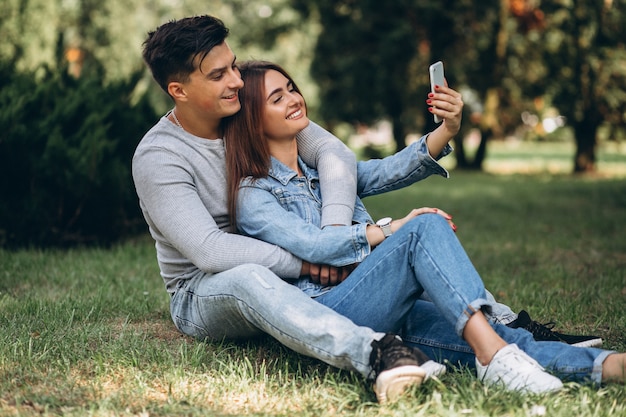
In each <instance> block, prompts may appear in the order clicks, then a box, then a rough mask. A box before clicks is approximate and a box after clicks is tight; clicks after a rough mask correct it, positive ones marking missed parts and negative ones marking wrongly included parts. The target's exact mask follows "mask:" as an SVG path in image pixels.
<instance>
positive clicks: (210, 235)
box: [133, 16, 626, 402]
mask: <svg viewBox="0 0 626 417" xmlns="http://www.w3.org/2000/svg"><path fill="white" fill-rule="evenodd" d="M227 34H228V30H227V29H226V28H225V27H224V25H223V24H222V22H221V21H220V20H219V19H216V18H214V17H211V16H198V17H192V18H185V19H181V20H179V21H172V22H169V23H166V24H164V25H162V26H161V27H159V28H157V29H156V30H155V31H154V32H151V33H150V34H149V36H148V39H147V40H146V43H145V45H144V59H145V61H146V62H147V64H148V65H149V66H150V68H151V70H152V73H153V76H154V78H155V80H156V81H157V82H158V83H159V84H160V86H161V87H162V88H163V89H164V90H165V91H166V92H167V93H168V94H169V95H170V96H171V97H172V98H173V100H174V102H175V107H174V109H173V110H172V111H170V112H168V114H167V115H165V116H164V117H162V118H161V119H160V120H159V122H158V123H157V124H156V125H155V126H154V127H153V128H152V129H151V130H150V131H149V132H148V133H147V134H146V135H145V136H144V138H143V139H142V141H141V143H140V144H139V146H138V147H137V150H136V152H135V156H134V158H133V177H134V181H135V186H136V189H137V193H138V196H139V199H140V204H141V207H142V210H143V213H144V216H145V219H146V221H147V223H148V225H149V228H150V232H151V234H152V236H153V238H154V239H155V241H156V249H157V258H158V262H159V266H160V269H161V275H162V277H163V279H164V281H165V285H166V288H167V291H168V292H169V293H170V295H171V304H170V309H171V315H172V319H173V321H174V323H175V324H176V326H177V328H178V329H179V330H180V331H181V332H183V333H185V334H187V335H190V336H193V337H196V338H198V339H200V340H222V339H231V340H242V339H249V338H253V337H255V336H258V335H260V334H263V333H266V334H269V335H271V336H272V337H274V338H276V339H277V340H278V341H279V342H280V343H282V344H283V345H285V346H287V347H289V348H291V349H293V350H295V351H296V352H299V353H301V354H304V355H307V356H311V357H314V358H317V359H319V360H322V361H324V362H326V363H328V364H330V365H333V366H336V367H339V368H343V369H349V370H352V371H355V372H358V373H360V374H361V375H363V376H364V377H365V378H371V379H373V380H375V386H374V390H375V392H376V396H377V398H378V400H379V401H380V402H385V401H387V400H394V399H396V398H397V397H398V396H399V395H400V394H401V393H402V392H403V391H404V390H405V389H406V388H407V387H409V386H411V385H419V384H420V383H422V382H423V381H424V380H426V379H428V378H431V377H435V376H437V375H440V374H442V373H443V372H445V370H446V367H445V366H444V365H442V363H446V364H448V365H450V366H457V365H461V366H470V367H472V368H475V369H476V373H477V376H478V378H480V379H481V380H482V381H483V382H484V383H486V384H494V385H500V386H503V387H504V388H506V389H509V390H515V391H521V392H530V393H546V392H553V391H558V390H559V389H561V387H562V382H561V381H562V380H574V381H591V382H595V383H601V382H609V381H618V382H620V381H621V382H623V381H624V379H625V377H624V373H625V369H624V368H625V366H626V354H623V353H622V354H620V353H616V352H613V351H607V350H602V349H598V348H594V347H579V346H573V344H576V343H579V344H582V345H584V344H594V343H597V342H598V341H597V339H596V338H592V337H586V336H579V337H576V336H566V335H559V334H557V333H552V332H549V330H548V329H546V328H545V327H541V326H540V325H538V324H537V323H535V322H533V321H532V320H530V319H529V318H528V316H527V315H523V316H522V315H520V316H519V317H517V318H516V316H515V315H514V314H513V313H512V312H511V311H510V309H508V307H506V306H503V305H502V304H498V303H496V302H495V300H494V299H493V297H492V296H491V294H490V293H488V292H487V291H486V290H485V288H484V285H483V282H482V280H481V278H480V276H479V275H478V273H477V272H476V270H475V269H474V267H473V265H472V263H471V261H470V260H469V258H468V257H467V255H466V253H465V251H464V249H463V247H462V246H461V244H460V242H459V241H458V239H457V238H456V235H455V233H454V229H455V226H454V224H453V223H452V219H451V217H450V216H449V215H448V214H447V213H445V212H444V211H442V210H440V209H436V208H426V207H425V208H418V209H414V210H412V211H411V212H410V213H408V214H407V215H406V216H405V217H404V218H401V219H395V220H392V219H390V218H385V219H382V220H380V221H379V222H377V223H376V224H375V223H374V222H373V221H372V219H371V218H370V216H369V214H368V213H367V211H366V209H365V207H364V206H363V204H362V203H361V201H360V198H361V197H365V196H368V195H375V194H380V193H384V192H387V191H391V190H395V189H399V188H402V187H405V186H407V185H410V184H413V183H414V182H416V181H419V180H421V179H424V178H426V177H428V176H430V175H432V174H439V175H444V176H447V172H446V171H445V170H444V169H443V168H442V167H441V166H440V165H439V164H438V163H437V162H436V160H437V159H439V158H440V157H443V156H445V155H446V154H448V153H449V152H450V151H451V148H450V147H449V145H448V142H449V141H450V140H451V139H452V137H454V135H456V134H457V133H458V131H459V128H460V122H461V110H462V107H463V102H462V99H461V96H460V94H459V93H457V92H456V91H454V90H452V89H450V88H448V87H447V86H437V89H436V91H435V92H434V93H432V94H430V95H429V98H428V100H427V103H428V105H429V109H430V110H431V112H433V113H434V114H437V115H438V116H440V117H442V118H443V119H444V121H443V123H442V124H441V125H440V126H439V127H438V128H437V129H436V130H434V131H433V132H431V133H430V134H428V135H426V136H424V137H423V138H421V139H420V140H419V141H418V142H416V143H414V144H412V145H410V146H409V147H407V148H406V149H404V150H402V151H401V152H398V153H397V154H395V155H393V156H390V157H388V158H385V159H382V160H370V161H364V162H359V163H358V164H357V167H356V173H355V166H354V156H353V154H352V153H351V152H350V151H349V150H348V149H347V148H345V146H344V145H343V144H341V142H340V141H338V140H337V139H336V138H334V137H332V136H331V135H330V134H329V133H328V132H326V131H324V130H323V129H321V128H320V127H319V126H317V125H315V124H313V123H311V122H309V120H308V118H307V112H306V105H305V102H304V99H303V97H302V95H301V94H300V92H299V90H298V88H297V86H296V84H295V82H294V81H293V79H292V78H291V77H290V76H289V75H288V74H287V73H286V72H285V71H284V70H283V69H282V68H280V67H279V66H277V65H274V64H271V63H266V62H258V61H252V62H247V63H244V64H242V65H241V66H238V65H237V63H236V58H235V55H234V54H233V52H232V51H231V50H230V48H229V47H228V44H227V43H226V42H225V38H226V36H227ZM244 82H245V88H243V87H244ZM357 194H358V197H357V196H356V195H357ZM513 319H514V320H513ZM512 320H513V321H512ZM502 323H508V325H507V324H502ZM524 327H526V328H528V329H530V330H538V331H537V332H535V334H534V336H533V333H531V332H529V331H527V330H526V329H525V328H524ZM559 336H563V338H565V342H571V344H570V343H563V341H545V339H554V340H557V339H559ZM535 337H536V338H537V339H539V340H536V339H535Z"/></svg>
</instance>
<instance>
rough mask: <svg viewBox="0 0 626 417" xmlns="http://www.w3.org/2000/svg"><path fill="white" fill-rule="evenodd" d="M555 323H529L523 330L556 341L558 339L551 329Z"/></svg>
mask: <svg viewBox="0 0 626 417" xmlns="http://www.w3.org/2000/svg"><path fill="white" fill-rule="evenodd" d="M555 325H556V323H554V322H552V321H551V322H548V323H544V324H542V323H538V322H536V321H531V322H530V323H528V324H527V325H526V326H525V328H526V329H527V330H528V331H529V332H531V333H532V334H534V335H537V336H540V337H543V338H546V339H547V338H553V339H554V340H558V339H559V338H558V337H557V336H556V335H555V334H554V332H553V331H552V329H553V328H554V326H555Z"/></svg>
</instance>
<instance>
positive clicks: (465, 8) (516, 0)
mask: <svg viewBox="0 0 626 417" xmlns="http://www.w3.org/2000/svg"><path fill="white" fill-rule="evenodd" d="M294 4H295V5H296V7H297V8H298V9H299V10H302V11H303V12H304V13H305V15H308V16H318V18H319V19H320V22H321V25H322V31H321V33H320V36H319V39H318V44H317V47H316V57H315V59H314V61H313V64H312V71H313V75H314V77H315V80H316V81H318V82H319V84H320V87H321V95H322V102H323V103H324V107H323V109H322V110H323V113H322V115H323V117H325V118H326V119H327V120H328V121H329V122H331V123H332V122H337V121H350V122H352V123H359V122H362V123H366V124H369V123H372V122H374V121H377V120H380V119H382V118H389V119H390V120H391V121H392V122H393V124H394V135H395V140H396V144H397V147H398V148H401V147H403V146H404V138H405V135H406V134H407V133H408V132H411V131H422V132H427V131H430V130H431V129H432V128H433V127H434V126H433V125H432V123H431V122H430V117H427V116H426V117H424V114H426V113H425V108H426V106H425V105H424V104H423V101H424V100H423V98H424V97H425V95H426V89H427V87H426V86H427V84H428V79H427V70H426V68H427V67H428V65H429V64H430V63H432V62H434V61H436V60H439V59H441V60H443V61H444V63H445V65H446V76H447V78H448V81H449V83H450V84H451V85H452V86H454V87H455V88H457V89H460V90H462V91H463V92H464V94H465V97H467V100H466V110H467V111H468V114H467V116H468V117H466V121H465V123H464V126H465V127H466V128H469V127H472V125H473V124H475V126H476V127H478V128H479V129H480V131H481V133H482V136H483V142H482V145H483V146H482V147H481V148H479V152H478V154H477V160H476V161H474V162H473V163H472V162H470V161H466V160H465V158H464V157H465V153H464V152H463V142H462V141H457V151H458V152H457V153H458V154H459V157H460V159H459V164H460V166H461V167H464V166H473V167H477V168H479V167H480V166H481V163H482V160H483V159H484V157H485V152H486V150H485V147H484V146H485V144H486V140H487V139H488V138H489V137H492V136H494V137H503V136H505V135H507V134H510V133H513V132H514V131H515V129H517V128H518V127H519V125H520V124H521V120H520V114H522V113H523V112H524V111H528V112H531V113H539V115H540V116H541V117H543V116H544V115H545V112H546V110H547V109H548V108H549V107H550V106H552V105H554V106H556V107H557V111H560V112H561V113H562V114H564V115H565V116H566V119H567V120H568V122H569V123H570V124H571V125H572V126H573V128H574V135H575V137H576V140H577V144H578V154H580V153H581V152H582V153H587V154H588V157H589V158H591V160H593V159H594V158H595V155H594V154H593V151H594V148H595V144H596V142H595V133H596V128H597V127H598V126H599V125H600V124H601V123H602V122H608V123H612V124H613V126H615V127H619V126H624V123H625V118H626V116H625V114H624V102H625V100H624V95H625V94H626V85H625V84H626V82H625V81H624V80H625V79H626V77H625V75H624V74H625V72H626V69H625V68H626V65H624V62H625V61H624V59H625V58H624V57H625V55H624V54H625V53H624V39H626V35H625V34H624V30H626V29H624V28H625V27H626V26H624V25H623V22H624V18H625V17H626V11H625V10H624V5H625V4H626V2H624V1H623V0H615V1H608V0H607V1H603V2H600V1H596V0H576V1H562V0H554V1H551V0H544V1H542V2H540V1H533V0H489V1H483V2H475V1H469V0H465V1H440V2H431V1H425V0H411V1H409V0H407V1H396V2H385V3H381V2H378V1H374V0H371V1H360V2H354V1H351V0H341V1H330V0H315V1H312V0H294ZM538 103H539V104H540V105H539V106H538V105H537V104H538ZM541 103H543V105H541ZM460 136H461V137H462V135H460Z"/></svg>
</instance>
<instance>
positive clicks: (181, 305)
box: [170, 265, 384, 377]
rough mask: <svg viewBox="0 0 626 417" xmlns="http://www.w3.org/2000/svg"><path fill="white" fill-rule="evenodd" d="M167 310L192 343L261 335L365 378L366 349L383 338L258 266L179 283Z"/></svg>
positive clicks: (234, 269) (242, 267)
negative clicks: (191, 337)
mask: <svg viewBox="0 0 626 417" xmlns="http://www.w3.org/2000/svg"><path fill="white" fill-rule="evenodd" d="M170 308H171V315H172V319H173V320H174V323H175V325H176V327H177V328H178V329H179V330H180V331H181V332H183V333H184V334H187V335H190V336H193V337H195V338H197V339H200V340H204V339H209V340H222V339H224V338H226V339H231V340H243V339H248V338H251V337H254V336H258V335H259V334H262V333H266V334H269V335H270V336H272V337H274V338H275V339H277V340H278V341H279V342H280V343H282V344H283V345H285V346H287V347H289V348H290V349H293V350H294V351H296V352H298V353H301V354H303V355H306V356H311V357H314V358H317V359H320V360H322V361H324V362H326V363H328V364H330V365H333V366H336V367H338V368H342V369H349V370H353V371H356V372H358V373H360V374H361V375H363V376H365V377H367V376H368V374H370V373H371V366H370V363H369V359H370V353H371V351H372V348H371V343H372V341H374V340H379V339H381V338H382V337H383V336H384V333H377V332H375V331H373V330H372V329H370V328H367V327H363V326H357V325H355V324H354V323H353V322H352V321H350V320H349V319H348V318H346V317H343V316H341V315H339V314H337V313H335V312H334V311H332V310H331V309H329V308H327V307H325V306H323V305H321V304H319V303H317V302H315V301H314V300H312V299H310V298H309V297H308V296H307V295H305V294H304V293H302V291H300V290H299V289H298V288H296V287H294V286H293V285H290V284H288V283H287V282H285V281H283V280H281V279H280V278H279V277H277V276H276V275H275V274H274V273H272V272H271V271H269V270H268V269H267V268H264V267H261V266H258V265H242V266H239V267H236V268H233V269H231V270H228V271H225V272H221V273H219V274H215V275H211V276H209V275H201V276H199V277H196V278H192V279H190V280H187V281H184V282H183V283H182V285H181V286H180V287H179V288H178V289H177V291H176V293H175V294H174V295H173V297H172V300H171V304H170Z"/></svg>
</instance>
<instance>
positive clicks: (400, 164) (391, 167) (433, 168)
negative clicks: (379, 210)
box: [357, 136, 452, 198]
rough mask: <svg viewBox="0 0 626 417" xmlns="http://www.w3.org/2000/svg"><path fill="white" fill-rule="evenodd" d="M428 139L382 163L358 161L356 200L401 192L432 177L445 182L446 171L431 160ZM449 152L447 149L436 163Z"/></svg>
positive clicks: (380, 160) (379, 161)
mask: <svg viewBox="0 0 626 417" xmlns="http://www.w3.org/2000/svg"><path fill="white" fill-rule="evenodd" d="M426 138H427V136H424V137H422V138H421V139H420V140H419V141H417V142H415V143H412V144H411V145H409V146H408V147H406V148H404V149H403V150H401V151H400V152H397V153H395V154H394V155H391V156H388V157H386V158H383V159H370V160H368V161H359V162H358V164H357V173H358V185H357V193H358V195H359V197H361V198H365V197H368V196H372V195H377V194H382V193H386V192H389V191H393V190H398V189H400V188H404V187H406V186H409V185H411V184H414V183H416V182H417V181H421V180H423V179H425V178H428V177H429V176H431V175H433V174H437V175H441V176H442V177H444V178H448V177H449V174H448V171H447V170H446V169H445V168H443V167H442V166H441V165H439V163H438V162H437V160H436V159H434V158H432V157H431V156H430V153H429V150H428V145H427V143H426ZM450 152H452V148H451V147H450V146H449V145H447V146H445V147H444V149H443V150H442V152H441V154H439V155H437V159H439V158H442V157H443V156H445V155H448V154H449V153H450Z"/></svg>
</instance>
